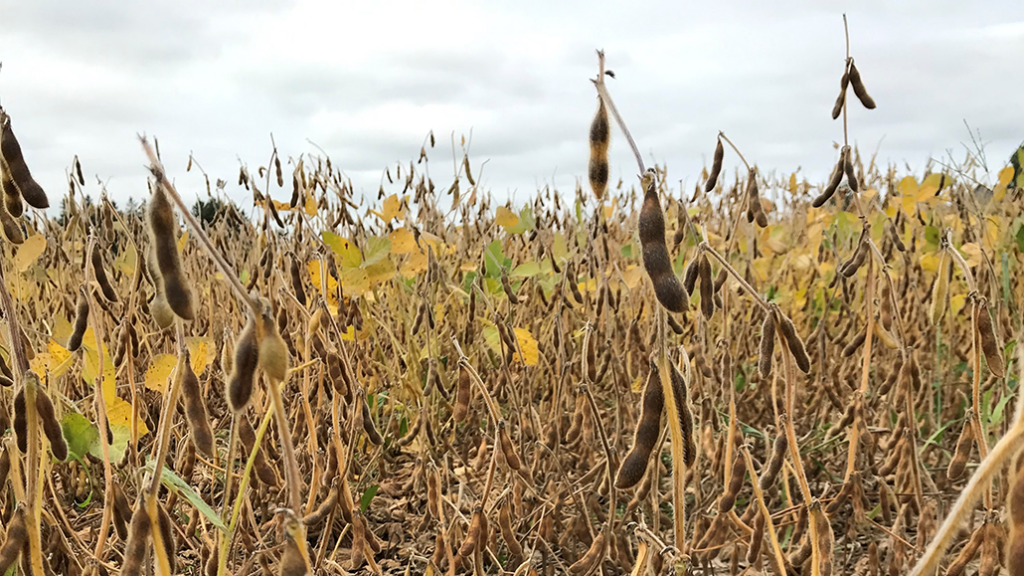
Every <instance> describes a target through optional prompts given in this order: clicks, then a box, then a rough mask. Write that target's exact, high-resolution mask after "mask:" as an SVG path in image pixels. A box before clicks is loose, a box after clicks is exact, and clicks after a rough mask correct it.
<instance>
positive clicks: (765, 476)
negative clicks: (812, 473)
mask: <svg viewBox="0 0 1024 576" xmlns="http://www.w3.org/2000/svg"><path fill="white" fill-rule="evenodd" d="M787 419H788V416H786V414H785V413H782V414H779V425H780V426H785V424H786V420H787ZM788 449H789V439H788V438H787V437H786V433H785V432H783V431H781V430H780V431H779V435H778V436H776V437H775V444H774V445H773V446H772V456H771V460H769V461H768V464H767V465H766V466H765V467H764V471H763V472H761V479H760V480H759V482H760V484H759V485H760V487H761V490H767V489H769V488H771V487H772V485H773V484H775V478H777V477H778V475H779V471H780V470H782V462H783V460H785V459H786V450H788Z"/></svg>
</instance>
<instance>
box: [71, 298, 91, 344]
mask: <svg viewBox="0 0 1024 576" xmlns="http://www.w3.org/2000/svg"><path fill="white" fill-rule="evenodd" d="M88 326H89V297H88V296H86V294H85V290H84V289H79V291H78V303H77V304H76V305H75V323H74V329H73V330H72V332H71V336H69V337H68V345H67V349H68V352H75V351H77V350H78V349H79V348H81V347H82V337H83V336H85V329H86V328H87V327H88Z"/></svg>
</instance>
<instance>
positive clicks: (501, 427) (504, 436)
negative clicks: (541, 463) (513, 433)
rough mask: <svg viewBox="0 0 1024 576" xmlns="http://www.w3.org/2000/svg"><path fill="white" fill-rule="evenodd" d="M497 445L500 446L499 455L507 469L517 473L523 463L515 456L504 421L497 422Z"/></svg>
mask: <svg viewBox="0 0 1024 576" xmlns="http://www.w3.org/2000/svg"><path fill="white" fill-rule="evenodd" d="M498 444H499V445H500V446H501V454H502V456H504V457H505V462H507V463H508V467H509V468H511V469H513V470H515V471H516V472H518V471H519V470H520V469H521V468H522V467H523V462H522V460H520V458H519V455H518V454H516V449H515V446H514V445H513V444H512V438H510V437H509V435H508V429H507V426H506V425H505V420H498Z"/></svg>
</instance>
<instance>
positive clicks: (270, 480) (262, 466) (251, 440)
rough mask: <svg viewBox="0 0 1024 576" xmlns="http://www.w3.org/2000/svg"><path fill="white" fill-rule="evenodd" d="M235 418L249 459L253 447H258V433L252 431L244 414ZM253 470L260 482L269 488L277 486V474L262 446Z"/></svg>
mask: <svg viewBox="0 0 1024 576" xmlns="http://www.w3.org/2000/svg"><path fill="white" fill-rule="evenodd" d="M235 418H236V419H237V420H238V438H239V440H241V441H242V446H244V447H245V453H246V457H247V458H248V454H251V453H252V449H253V446H255V445H256V431H255V430H253V429H252V424H250V423H249V418H248V417H246V415H245V414H244V413H243V414H237V415H236V416H235ZM253 469H254V470H255V472H256V476H257V478H259V480H260V482H262V483H264V484H266V485H267V486H277V474H275V473H274V469H273V468H272V467H271V466H270V464H269V463H268V462H267V459H266V456H264V454H263V447H262V446H261V447H260V449H259V450H258V451H257V452H256V458H255V460H253Z"/></svg>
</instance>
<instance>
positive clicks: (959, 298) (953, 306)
mask: <svg viewBox="0 0 1024 576" xmlns="http://www.w3.org/2000/svg"><path fill="white" fill-rule="evenodd" d="M966 301H967V294H957V295H955V296H950V298H949V311H950V312H952V313H953V316H956V315H957V314H959V313H960V311H961V310H963V309H964V304H965V303H966Z"/></svg>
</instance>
